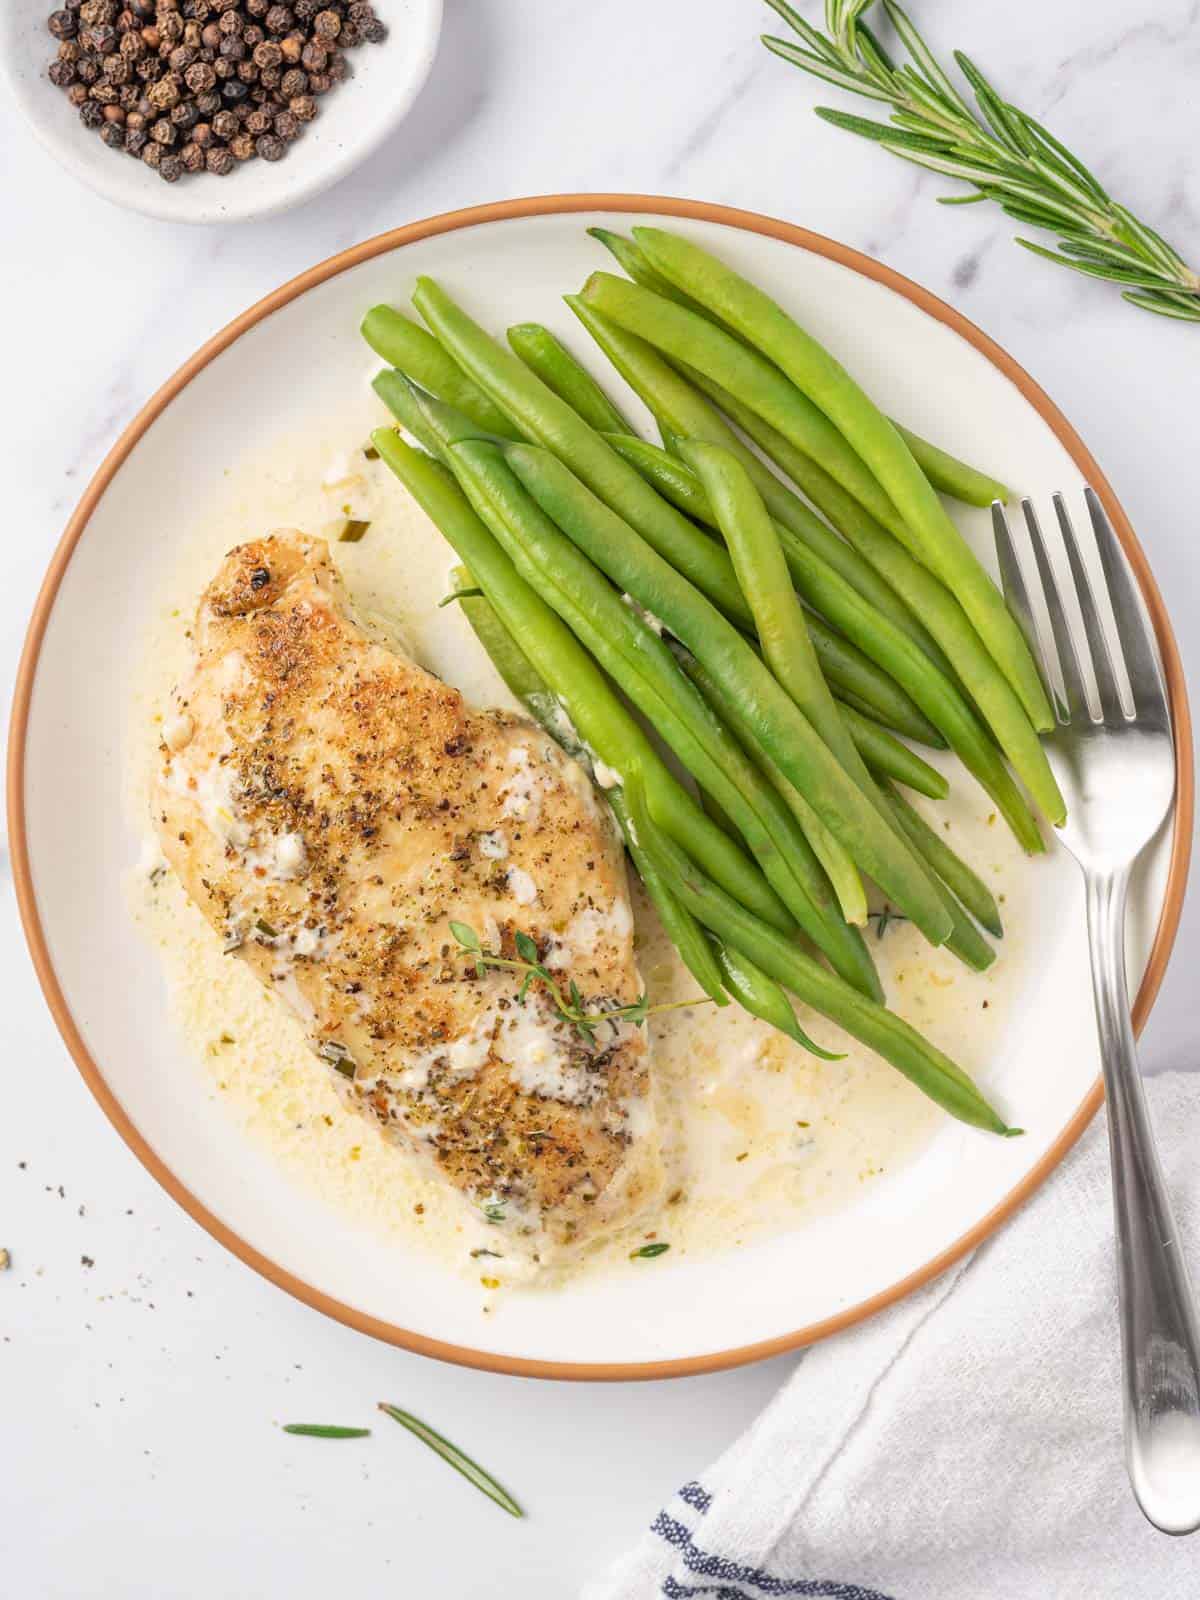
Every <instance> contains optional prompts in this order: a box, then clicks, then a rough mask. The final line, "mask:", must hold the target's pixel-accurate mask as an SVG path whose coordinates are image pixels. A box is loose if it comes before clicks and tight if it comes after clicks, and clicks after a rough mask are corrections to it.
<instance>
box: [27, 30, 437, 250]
mask: <svg viewBox="0 0 1200 1600" xmlns="http://www.w3.org/2000/svg"><path fill="white" fill-rule="evenodd" d="M54 9H55V7H54V5H53V3H52V0H4V3H3V4H2V5H0V68H2V69H3V71H4V74H5V76H6V78H7V82H8V89H9V92H10V94H11V95H12V97H13V99H14V100H15V101H16V103H17V105H19V106H20V108H21V110H22V111H23V112H24V114H25V117H26V118H27V120H28V122H29V125H30V127H31V128H32V129H33V131H34V133H36V134H37V136H38V138H39V139H40V140H41V141H42V143H43V144H44V145H45V146H46V148H47V150H49V151H50V154H51V155H52V156H54V158H55V159H56V160H57V161H59V162H60V163H61V164H62V165H63V166H64V167H66V169H67V171H68V172H70V173H72V174H73V175H74V176H75V177H76V178H78V179H79V180H80V182H81V183H86V184H87V186H88V188H89V189H95V191H96V192H97V194H102V195H103V196H104V197H105V199H106V200H112V201H113V202H114V203H115V204H116V205H119V206H127V207H128V208H129V209H130V210H131V211H142V212H144V213H145V214H146V216H148V217H162V218H164V219H165V220H166V221H168V222H244V221H246V220H247V219H249V218H251V217H269V216H271V215H273V214H274V213H275V212H278V211H287V210H288V209H289V208H290V207H291V206H295V205H299V204H300V202H301V201H302V200H309V199H311V198H312V196H313V195H315V194H320V193H321V191H322V190H323V189H327V188H328V187H329V186H330V184H332V183H336V182H337V180H338V179H339V178H344V177H345V175H346V174H347V173H348V172H350V171H351V170H352V169H353V168H354V167H356V166H358V164H359V162H360V161H365V160H366V158H367V156H369V155H370V154H371V153H372V152H373V151H375V150H377V149H378V148H379V146H380V145H381V144H382V143H383V141H384V140H385V139H386V138H387V136H388V135H389V134H390V133H392V132H393V131H394V130H395V129H396V128H397V127H398V126H399V124H400V123H401V122H402V121H403V120H404V118H405V116H407V114H408V109H409V107H410V106H411V105H412V103H413V101H414V100H415V99H416V98H417V94H418V92H419V90H420V88H421V86H422V84H423V83H424V82H425V80H426V78H427V77H428V76H429V69H430V68H431V67H432V65H433V58H434V55H435V54H436V52H437V43H438V36H439V34H440V33H441V30H442V0H379V6H378V10H379V14H380V16H381V17H382V19H383V21H384V22H385V23H386V24H387V26H388V37H387V39H386V40H385V41H384V42H383V43H382V44H378V45H374V44H364V45H361V46H356V47H355V48H354V49H353V50H350V51H348V52H347V55H346V59H347V62H348V63H349V66H350V70H351V73H352V74H353V77H352V80H347V81H346V82H345V83H342V84H339V85H338V87H337V88H336V89H334V90H332V91H331V92H330V93H329V94H327V95H322V96H321V98H320V101H319V102H318V103H319V106H320V112H319V115H318V116H317V119H316V121H315V122H313V123H310V124H309V126H308V127H307V128H305V130H304V132H303V134H302V135H301V136H300V138H299V139H298V140H297V142H296V144H295V146H294V148H293V149H291V150H290V151H289V152H288V154H287V155H286V156H285V158H284V159H283V160H282V161H275V162H271V161H261V160H254V161H249V162H247V163H246V165H245V166H242V167H238V168H236V169H235V170H234V171H233V172H231V173H230V174H229V176H228V177H225V178H214V177H212V176H211V175H209V174H203V173H199V174H196V175H195V176H185V177H182V178H180V180H179V182H178V183H164V182H163V181H162V179H161V178H160V177H159V176H158V175H157V173H155V172H152V171H151V170H150V168H149V167H147V166H144V165H143V164H142V162H140V161H135V160H134V159H133V157H132V156H127V155H123V154H121V153H120V152H115V151H112V150H110V149H108V147H107V146H106V145H105V144H103V143H102V142H101V140H100V136H99V134H98V133H93V132H89V131H88V130H87V129H86V128H84V127H82V126H81V124H80V121H79V113H78V112H77V111H76V110H75V109H74V108H73V107H72V106H71V105H70V103H69V102H68V100H67V97H66V95H65V94H64V93H63V91H62V90H60V89H56V88H55V87H54V85H53V84H52V83H51V82H50V80H49V79H48V78H47V76H46V69H47V68H48V67H49V65H50V63H51V62H52V61H53V60H54V54H55V50H56V49H57V43H56V41H55V40H54V39H53V38H51V36H50V34H49V32H48V31H47V29H46V18H47V16H48V15H49V13H50V12H51V11H52V10H54Z"/></svg>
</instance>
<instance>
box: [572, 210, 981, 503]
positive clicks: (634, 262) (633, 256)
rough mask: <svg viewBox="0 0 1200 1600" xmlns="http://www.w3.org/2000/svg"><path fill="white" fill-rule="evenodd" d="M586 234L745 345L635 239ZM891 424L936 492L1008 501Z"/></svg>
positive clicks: (646, 284) (601, 231)
mask: <svg viewBox="0 0 1200 1600" xmlns="http://www.w3.org/2000/svg"><path fill="white" fill-rule="evenodd" d="M587 231H588V233H590V234H591V236H592V238H593V239H598V240H599V241H600V243H601V244H602V245H604V246H605V247H606V248H607V249H608V250H609V251H611V252H612V254H613V256H615V258H616V259H617V261H618V262H619V263H620V265H621V266H622V267H624V268H625V271H626V273H627V274H628V276H629V277H631V278H632V279H633V281H634V283H640V284H641V285H642V287H643V288H645V289H653V290H654V292H655V294H661V295H662V296H664V298H665V299H667V300H674V302H675V304H676V305H680V306H686V307H687V309H688V310H689V311H695V312H697V313H698V314H699V315H700V316H702V317H706V318H707V319H708V320H709V321H710V322H714V321H715V322H716V323H717V325H718V326H719V327H723V328H725V331H726V333H729V334H732V335H733V337H734V338H736V339H739V340H740V342H741V343H742V344H745V343H746V340H745V339H743V338H742V337H741V335H740V334H739V333H738V332H737V330H736V329H735V328H730V327H728V326H726V324H725V323H723V322H721V320H720V318H719V317H717V316H716V315H715V314H714V313H713V312H711V311H710V310H709V309H708V307H707V306H703V305H701V304H700V302H699V300H693V299H692V297H691V295H690V294H687V293H686V292H685V291H684V290H683V289H680V288H679V287H678V286H677V285H676V284H674V283H672V282H671V280H670V279H669V278H664V277H663V275H662V273H661V272H656V271H655V269H654V268H653V267H652V266H651V265H650V263H649V261H648V260H647V259H646V257H645V256H644V255H643V253H642V251H641V249H640V247H639V246H638V245H637V244H635V243H634V241H633V240H632V239H627V238H626V237H625V236H624V234H620V233H612V232H610V231H609V229H607V228H589V229H588V230H587ZM892 421H893V423H894V424H895V427H896V430H897V432H898V433H899V434H900V436H901V438H902V439H903V440H904V442H905V444H907V445H908V447H909V449H910V450H911V451H912V453H913V458H914V459H915V461H916V462H917V465H918V466H919V467H920V468H921V470H922V472H924V474H925V476H926V477H927V478H928V479H929V481H930V483H931V484H932V485H933V487H934V488H935V489H940V490H941V492H942V493H943V494H948V495H950V496H952V497H953V498H954V499H955V500H961V501H962V502H963V504H964V505H968V506H990V505H991V503H992V501H993V500H1001V501H1005V502H1007V500H1008V490H1007V488H1006V487H1005V486H1004V484H1002V483H1000V482H998V480H997V479H995V478H990V477H988V475H987V474H986V473H984V472H979V471H978V470H977V469H976V468H975V467H971V466H968V465H967V463H966V462H965V461H960V460H958V458H957V457H956V456H952V455H950V454H949V452H948V451H946V450H942V449H940V448H939V447H938V446H937V445H936V444H931V443H930V442H929V440H928V439H923V438H922V437H921V435H920V434H919V433H913V432H912V430H911V429H909V428H906V427H905V426H904V425H903V423H900V422H897V421H896V419H895V418H894V417H893V418H892Z"/></svg>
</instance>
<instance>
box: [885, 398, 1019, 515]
mask: <svg viewBox="0 0 1200 1600" xmlns="http://www.w3.org/2000/svg"><path fill="white" fill-rule="evenodd" d="M892 423H893V426H894V427H895V429H896V432H897V433H898V434H899V435H900V437H901V438H902V439H903V440H904V442H905V444H906V445H907V446H908V448H909V450H910V452H911V453H912V458H913V460H914V461H915V462H916V463H917V465H918V466H919V467H920V469H921V471H922V472H923V473H924V474H925V476H926V477H927V478H928V479H929V481H930V483H931V484H932V485H933V487H934V488H935V489H939V490H940V491H941V492H942V494H948V495H949V496H950V498H951V499H952V500H961V501H962V503H963V505H965V506H990V505H991V503H992V501H993V500H999V501H1000V502H1001V503H1002V504H1005V505H1007V503H1008V495H1009V492H1008V488H1007V486H1006V485H1005V484H1003V483H1001V482H1000V481H999V479H998V478H989V477H988V475H987V473H986V472H980V471H979V470H978V469H977V468H975V467H969V466H968V465H967V463H966V462H965V461H960V460H959V459H958V457H957V456H952V455H951V454H950V452H949V451H948V450H942V449H941V448H940V447H939V446H938V445H936V444H930V442H929V440H928V439H922V437H921V435H920V434H919V433H913V432H912V430H911V429H910V428H906V427H905V426H904V425H903V424H902V423H899V422H897V421H896V420H895V418H894V417H893V419H892Z"/></svg>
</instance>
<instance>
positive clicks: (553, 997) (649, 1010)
mask: <svg viewBox="0 0 1200 1600" xmlns="http://www.w3.org/2000/svg"><path fill="white" fill-rule="evenodd" d="M450 932H451V933H452V934H453V935H454V938H455V939H456V941H457V942H458V944H459V945H460V946H461V947H462V948H463V949H464V950H466V951H467V952H468V953H469V954H470V955H472V956H474V958H475V972H476V975H477V976H478V977H480V978H482V977H483V975H484V973H485V971H486V970H487V969H488V968H489V967H494V968H497V969H498V970H500V971H504V972H519V973H520V974H521V987H520V988H519V989H518V991H517V1004H518V1005H520V1006H523V1005H524V1004H525V996H526V995H527V994H528V993H529V990H530V987H531V986H532V985H533V984H535V983H540V984H541V986H542V988H543V989H544V990H545V991H546V994H547V995H548V997H549V999H550V1004H551V1005H552V1006H553V1008H554V1013H555V1015H556V1016H557V1017H559V1018H560V1020H561V1021H563V1022H568V1023H570V1025H571V1026H572V1027H573V1028H574V1029H575V1030H576V1031H577V1032H578V1033H580V1034H582V1036H583V1037H584V1038H585V1039H586V1040H587V1042H588V1043H589V1044H591V1045H594V1044H595V1043H596V1029H597V1028H598V1027H599V1026H600V1025H601V1024H602V1023H605V1022H608V1023H611V1024H612V1025H613V1028H614V1031H615V1029H616V1024H617V1023H618V1022H632V1023H633V1024H634V1026H635V1027H638V1028H640V1027H641V1026H642V1024H643V1023H644V1022H645V1020H646V1018H647V1017H652V1016H655V1015H657V1013H659V1012H660V1011H679V1010H682V1009H683V1008H684V1007H685V1006H702V1005H708V1004H709V1000H708V996H707V995H697V996H696V998H695V999H694V1000H671V1001H669V1002H667V1003H666V1004H663V1005H657V1006H652V1005H651V1004H650V996H649V995H648V994H647V993H646V992H645V991H643V992H642V993H641V994H640V995H639V996H638V997H637V999H636V1000H635V1001H634V1002H633V1003H632V1005H627V1006H613V1007H612V1008H611V1009H610V1010H607V1011H586V1010H585V1009H584V1003H583V996H582V994H580V992H579V985H578V984H577V983H576V982H575V980H574V978H572V979H571V981H570V983H569V984H568V986H567V991H566V993H565V994H564V992H563V990H562V988H561V986H560V985H559V983H558V980H557V979H556V978H555V977H554V975H553V973H552V972H551V971H550V970H549V968H548V967H547V966H546V965H545V964H544V963H543V961H542V959H541V956H540V955H539V954H538V947H537V941H536V940H535V939H534V938H533V937H532V936H531V935H530V934H528V933H523V932H517V933H516V934H514V936H513V943H514V944H515V946H516V950H517V959H516V960H515V961H512V960H509V959H508V958H507V957H505V956H502V955H501V954H500V953H499V952H498V951H496V950H488V949H485V947H484V945H483V942H482V940H481V939H480V937H479V935H478V934H477V933H476V932H475V929H474V928H471V927H468V925H467V924H466V923H465V922H452V923H451V924H450ZM489 1220H490V1219H489Z"/></svg>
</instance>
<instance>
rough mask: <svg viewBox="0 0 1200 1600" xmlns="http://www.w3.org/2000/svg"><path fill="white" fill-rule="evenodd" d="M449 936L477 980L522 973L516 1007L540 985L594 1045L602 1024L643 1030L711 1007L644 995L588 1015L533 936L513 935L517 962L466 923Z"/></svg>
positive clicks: (575, 988) (700, 999) (701, 1001)
mask: <svg viewBox="0 0 1200 1600" xmlns="http://www.w3.org/2000/svg"><path fill="white" fill-rule="evenodd" d="M450 932H451V933H452V934H453V935H454V938H455V940H456V941H457V942H458V944H459V945H460V946H461V947H462V948H463V949H464V950H466V951H467V952H468V954H469V955H471V956H473V957H474V958H475V972H476V975H477V976H478V977H480V978H482V977H483V974H484V972H485V971H486V969H487V968H488V967H495V968H498V969H499V970H501V971H506V972H519V973H520V974H521V987H520V989H519V990H518V991H517V1004H518V1005H521V1006H523V1005H524V1004H525V996H526V995H527V994H528V993H529V989H530V986H531V985H532V984H534V983H540V984H541V985H542V987H543V988H544V989H545V991H546V993H547V995H548V996H549V999H550V1003H551V1005H552V1006H553V1007H554V1011H555V1015H556V1016H558V1017H559V1018H560V1019H561V1020H562V1021H563V1022H569V1023H570V1024H571V1026H572V1027H573V1028H575V1029H577V1030H578V1031H579V1032H580V1033H581V1034H582V1035H583V1037H584V1038H585V1039H586V1040H587V1041H588V1043H589V1044H595V1042H596V1029H597V1028H598V1027H599V1026H600V1025H601V1023H605V1022H608V1023H612V1024H614V1026H615V1024H616V1023H618V1022H632V1023H633V1024H634V1025H635V1026H636V1027H639V1028H640V1027H641V1026H642V1024H643V1023H644V1022H645V1020H646V1018H647V1017H652V1016H655V1015H657V1014H658V1013H659V1012H660V1011H679V1010H682V1009H683V1008H684V1007H685V1006H704V1005H709V1004H711V1002H710V1000H709V998H708V996H707V995H697V996H696V998H695V999H694V1000H671V1001H668V1002H666V1003H665V1004H663V1005H658V1006H652V1005H651V1004H650V996H649V995H648V994H646V993H645V992H644V991H643V993H642V994H640V995H639V996H638V998H637V999H636V1000H635V1001H634V1002H633V1004H632V1005H628V1006H612V1007H611V1008H609V1009H608V1010H605V1011H585V1010H584V1005H583V996H582V994H580V992H579V985H578V984H577V983H576V982H575V980H574V978H572V979H571V982H570V984H569V985H568V989H567V993H566V994H564V993H563V991H562V989H561V988H560V987H559V984H558V981H557V980H556V979H555V977H554V975H553V974H552V973H551V972H550V970H549V968H548V967H547V966H546V965H545V963H544V962H543V961H542V959H541V956H540V955H539V953H538V947H537V941H536V940H535V939H534V938H533V936H532V935H531V934H528V933H522V932H519V931H518V932H517V933H516V934H514V935H513V944H514V945H515V947H516V952H517V959H516V960H509V959H508V957H506V956H502V955H500V954H499V952H498V951H495V950H488V949H486V948H485V946H484V944H483V942H482V940H481V939H480V937H479V935H478V934H477V933H476V932H475V929H474V928H471V927H468V925H467V924H466V923H465V922H452V923H451V924H450Z"/></svg>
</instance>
